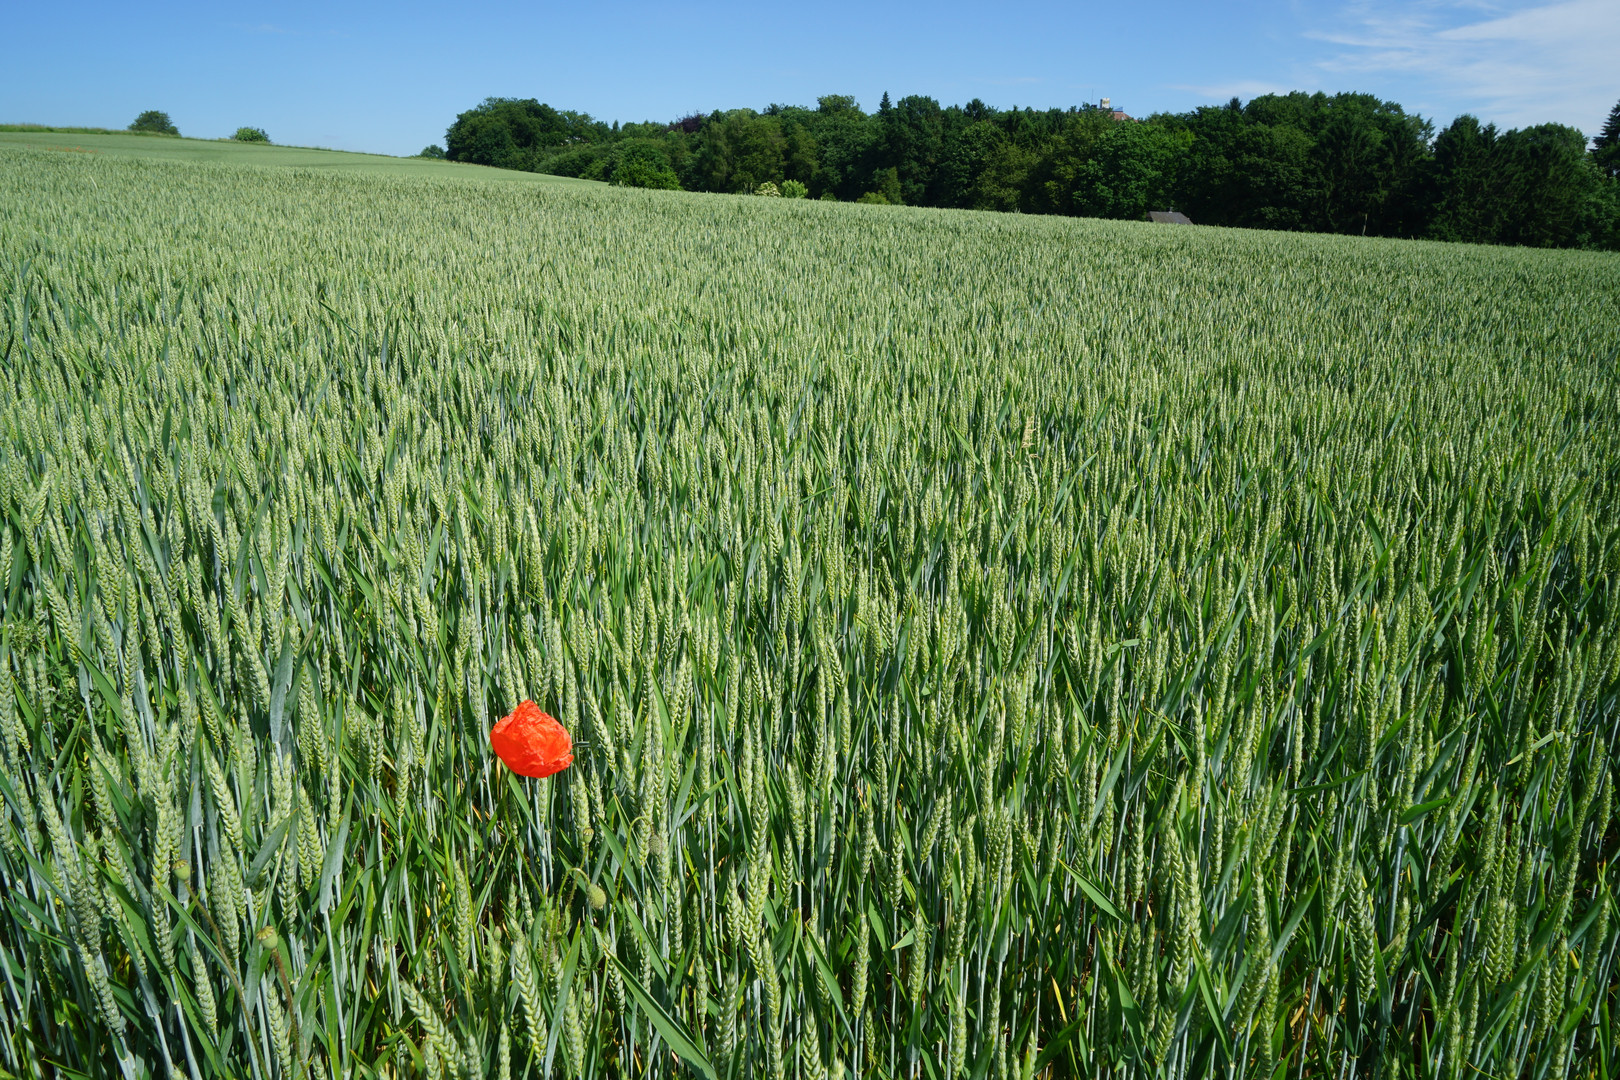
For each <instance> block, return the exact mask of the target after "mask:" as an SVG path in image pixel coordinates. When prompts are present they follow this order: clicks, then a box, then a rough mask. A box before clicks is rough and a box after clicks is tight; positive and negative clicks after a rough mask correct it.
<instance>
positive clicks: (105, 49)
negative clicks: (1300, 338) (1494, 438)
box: [0, 0, 1620, 154]
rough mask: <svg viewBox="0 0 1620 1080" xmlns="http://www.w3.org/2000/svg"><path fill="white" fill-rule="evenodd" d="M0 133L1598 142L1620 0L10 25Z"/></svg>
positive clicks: (114, 19) (286, 10) (406, 14)
mask: <svg viewBox="0 0 1620 1080" xmlns="http://www.w3.org/2000/svg"><path fill="white" fill-rule="evenodd" d="M4 23H5V26H6V29H7V31H8V37H9V38H10V39H11V42H12V44H11V47H10V48H8V49H7V50H6V51H7V53H8V54H9V55H8V56H7V58H6V63H5V64H4V65H3V66H0V122H34V123H51V124H72V125H89V126H101V127H122V126H124V125H125V124H127V123H129V121H130V120H131V119H133V118H134V116H135V114H136V113H137V112H139V111H141V110H142V109H148V108H157V109H163V110H166V111H167V112H168V113H169V114H170V115H171V116H172V117H173V118H174V120H175V122H176V123H177V124H178V125H179V127H180V130H181V131H182V132H184V133H185V134H188V135H197V136H203V137H212V136H221V135H228V134H229V133H230V132H232V131H234V130H235V129H236V128H237V127H238V126H240V125H243V124H249V125H253V126H255V127H262V128H264V129H266V130H267V131H268V132H269V133H270V136H271V138H272V139H274V140H275V141H277V142H283V143H290V144H296V145H305V146H329V147H336V148H341V149H347V150H370V151H377V152H381V153H391V154H408V153H414V152H416V151H417V150H419V149H421V148H422V147H423V146H424V145H426V144H427V143H430V142H442V140H443V137H444V129H445V128H446V127H447V126H448V125H449V123H450V122H451V121H452V120H453V119H454V118H455V115H456V113H457V112H459V111H461V110H463V109H466V108H469V107H470V106H472V105H474V104H476V103H477V102H478V101H480V100H482V99H483V98H484V97H486V96H488V95H492V94H493V95H504V96H515V97H536V98H539V99H540V100H542V101H546V102H549V103H551V104H552V105H555V106H558V107H560V108H573V109H580V110H583V111H586V112H589V113H591V114H592V115H594V116H597V117H600V118H603V119H607V120H614V119H617V120H646V119H653V120H668V119H673V118H675V117H677V116H681V115H684V114H686V113H689V112H692V111H694V110H696V111H704V112H707V111H709V110H712V109H715V108H735V107H738V106H744V105H747V106H753V107H755V108H762V107H764V106H765V105H767V104H769V103H771V102H773V101H776V102H783V103H792V104H811V103H813V102H814V100H815V98H816V96H817V95H820V94H827V93H844V94H853V95H854V96H855V97H856V99H857V100H858V101H860V102H861V103H862V105H864V106H866V107H867V108H872V107H874V106H875V105H876V104H877V101H878V99H879V97H880V96H881V95H882V93H883V92H884V91H885V90H887V91H889V92H890V93H891V94H893V95H894V96H895V97H900V96H903V95H905V94H909V93H921V94H929V95H932V96H933V97H935V98H938V99H939V100H940V101H941V103H943V104H951V103H956V102H964V101H967V100H969V99H971V98H974V97H978V98H981V99H983V100H984V101H986V102H989V103H990V104H993V105H999V106H1012V105H1034V106H1039V107H1045V106H1066V105H1072V104H1078V103H1081V102H1086V101H1094V100H1096V99H1098V98H1100V97H1102V96H1104V95H1106V96H1109V97H1111V98H1112V99H1113V103H1114V106H1115V107H1116V108H1123V109H1126V110H1127V111H1129V112H1131V113H1132V114H1133V115H1137V116H1142V115H1146V114H1148V113H1150V112H1154V111H1158V110H1176V111H1179V110H1183V109H1188V108H1191V107H1193V106H1195V105H1199V104H1207V103H1213V102H1218V101H1224V100H1226V99H1227V98H1229V97H1231V96H1233V95H1234V94H1235V95H1238V96H1241V97H1243V98H1244V99H1248V98H1250V97H1252V96H1254V95H1256V94H1261V93H1266V92H1268V91H1282V90H1290V89H1301V90H1326V91H1330V92H1331V91H1335V90H1359V91H1366V92H1370V93H1374V94H1377V95H1379V96H1380V97H1384V98H1388V99H1393V100H1395V101H1398V102H1400V103H1401V104H1403V105H1405V106H1406V107H1407V108H1408V109H1412V110H1416V111H1418V112H1420V113H1422V114H1423V115H1425V116H1428V117H1430V118H1432V119H1437V120H1438V121H1439V123H1441V124H1444V123H1446V122H1449V121H1450V119H1451V118H1452V117H1453V116H1455V115H1456V114H1458V113H1461V112H1472V113H1475V114H1476V115H1478V116H1480V117H1481V118H1483V119H1485V120H1489V121H1494V122H1496V123H1497V124H1498V125H1501V126H1521V125H1524V124H1531V123H1541V122H1545V121H1557V122H1560V123H1565V124H1572V125H1574V126H1576V127H1579V128H1581V129H1582V130H1583V131H1585V132H1586V133H1587V134H1588V135H1592V134H1595V133H1596V132H1597V130H1598V128H1599V127H1600V126H1601V124H1602V122H1603V119H1604V117H1605V116H1606V115H1607V114H1608V111H1609V109H1610V107H1611V106H1612V105H1613V104H1614V103H1615V101H1616V99H1620V0H1561V2H1554V3H1512V2H1502V3H1491V2H1465V3H1457V2H1419V3H1393V2H1388V0H1358V2H1354V3H1340V2H1332V0H1294V2H1288V0H1259V2H1255V3H1246V4H1241V5H1222V4H1211V3H1207V2H1191V0H1178V2H1155V3H1144V4H1135V5H1133V4H1130V3H1128V2H1123V3H1120V2H1116V3H1110V4H1088V3H1083V2H1080V3H1076V2H1070V3H1003V4H1000V5H994V4H984V3H978V4H966V3H960V2H956V0H947V2H940V3H933V4H927V5H921V4H919V5H905V4H895V3H888V4H870V3H868V4H851V3H843V2H822V3H803V4H790V3H771V2H768V0H767V2H754V3H737V4H730V3H659V4H641V3H620V4H598V5H587V4H580V3H571V4H546V3H530V4H519V3H509V2H504V3H503V2H485V3H467V4H461V5H456V6H454V7H452V6H451V5H429V4H415V3H410V2H397V3H387V4H383V3H321V4H316V3H294V4H245V5H235V4H229V3H207V4H205V3H163V2H155V3H146V4H128V3H87V2H76V0H60V2H52V3H32V4H25V3H18V4H14V5H10V10H9V11H8V13H7V14H6V16H5V19H4Z"/></svg>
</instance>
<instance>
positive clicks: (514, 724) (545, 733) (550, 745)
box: [489, 701, 574, 776]
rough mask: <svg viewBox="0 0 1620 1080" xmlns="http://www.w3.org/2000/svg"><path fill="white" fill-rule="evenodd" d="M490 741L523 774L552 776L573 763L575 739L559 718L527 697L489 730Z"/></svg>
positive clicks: (518, 772) (517, 771) (502, 756)
mask: <svg viewBox="0 0 1620 1080" xmlns="http://www.w3.org/2000/svg"><path fill="white" fill-rule="evenodd" d="M489 745H490V746H492V747H494V748H495V753H496V754H498V755H500V759H501V760H502V761H504V762H506V767H507V768H508V769H511V770H512V771H513V772H515V773H517V774H518V775H519V776H550V775H551V774H552V773H555V772H561V771H562V770H564V769H566V768H568V766H569V765H571V764H573V761H574V740H573V739H572V738H571V737H570V736H569V734H568V730H567V729H566V728H564V727H563V726H562V725H561V724H559V723H557V721H556V718H554V717H551V716H547V715H546V714H545V713H543V712H541V711H540V706H538V705H536V704H535V703H534V702H532V701H525V702H524V703H523V704H521V705H519V706H518V707H517V708H515V709H513V710H512V715H511V716H508V717H507V718H506V719H505V720H502V721H501V722H500V723H498V724H496V725H495V727H494V728H493V729H491V731H490V733H489Z"/></svg>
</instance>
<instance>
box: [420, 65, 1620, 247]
mask: <svg viewBox="0 0 1620 1080" xmlns="http://www.w3.org/2000/svg"><path fill="white" fill-rule="evenodd" d="M423 153H424V154H427V155H430V156H439V155H442V156H446V157H448V158H450V159H452V160H455V161H465V162H474V163H477V164H481V165H492V166H496V167H498V168H506V169H526V170H529V171H533V172H543V173H552V174H556V175H559V176H577V177H585V178H588V179H596V180H606V181H609V182H612V183H615V184H622V185H627V186H635V187H652V188H670V189H675V188H684V189H686V190H691V191H715V192H742V193H749V192H756V191H760V190H762V189H763V190H768V191H785V192H788V193H794V194H798V193H803V194H806V195H808V196H809V197H811V198H820V199H839V200H845V201H863V202H883V203H903V204H905V205H909V206H936V207H957V208H963V209H974V210H1002V211H1020V212H1024V213H1041V214H1068V215H1079V216H1086V217H1106V218H1125V219H1143V218H1146V216H1147V214H1148V211H1150V210H1165V209H1175V210H1180V211H1183V212H1184V213H1186V214H1188V215H1189V216H1190V217H1191V218H1192V219H1193V220H1194V221H1195V222H1198V223H1200V224H1206V225H1232V226H1242V227H1250V228H1266V229H1293V230H1307V231H1312V232H1334V233H1354V234H1361V235H1366V236H1401V237H1428V238H1433V239H1441V240H1458V241H1471V242H1476V243H1500V244H1524V245H1530V246H1536V247H1587V248H1604V249H1610V250H1620V104H1617V105H1616V106H1615V109H1614V111H1613V112H1611V113H1610V115H1609V118H1608V123H1607V124H1606V125H1605V127H1604V129H1603V132H1602V133H1601V134H1600V135H1599V136H1598V137H1597V138H1596V139H1595V140H1594V141H1593V144H1592V146H1591V147H1590V148H1588V145H1587V139H1586V137H1585V136H1584V135H1583V134H1582V133H1581V132H1580V131H1578V130H1576V129H1575V128H1572V127H1567V126H1565V125H1562V124H1540V125H1536V126H1534V127H1526V128H1519V129H1513V130H1507V131H1499V130H1497V128H1496V127H1495V126H1494V125H1491V124H1482V123H1481V122H1480V121H1479V120H1478V119H1477V118H1475V117H1473V116H1469V115H1464V116H1459V117H1458V118H1457V119H1456V120H1454V121H1452V123H1451V124H1450V125H1448V126H1447V127H1445V128H1444V129H1442V130H1440V131H1438V132H1436V130H1435V127H1434V124H1433V123H1432V122H1431V121H1430V120H1427V119H1425V118H1424V117H1422V116H1419V115H1417V114H1415V113H1408V112H1407V111H1406V110H1404V109H1403V108H1402V107H1401V106H1400V105H1399V104H1397V103H1395V102H1392V101H1382V100H1379V99H1378V98H1377V97H1374V96H1372V95H1369V94H1356V93H1341V94H1332V95H1329V94H1324V93H1315V94H1306V93H1302V92H1295V93H1291V94H1267V95H1263V96H1261V97H1256V98H1254V99H1252V100H1250V101H1249V102H1247V103H1243V102H1241V101H1239V100H1238V99H1237V98H1233V99H1232V100H1231V101H1230V102H1228V103H1227V104H1225V105H1217V106H1204V107H1200V108H1196V109H1193V110H1191V111H1189V112H1182V113H1158V114H1155V115H1153V116H1149V117H1147V118H1146V119H1143V120H1135V119H1132V118H1130V117H1126V116H1124V115H1123V114H1120V113H1115V112H1113V111H1112V110H1109V109H1105V108H1102V107H1098V106H1080V107H1074V108H1068V109H1047V110H1037V109H1021V108H1012V109H998V108H995V107H993V106H989V105H986V104H984V103H983V102H982V101H979V100H978V99H974V100H973V101H970V102H968V103H967V104H966V105H951V106H945V107H942V106H941V105H940V104H939V102H937V101H936V100H934V99H933V98H931V97H925V96H922V95H912V96H910V97H904V98H901V99H900V100H899V101H890V99H889V95H888V94H884V95H883V100H882V102H881V103H880V104H879V106H878V108H877V111H875V112H871V113H868V112H865V111H863V110H862V109H861V107H860V106H859V105H858V104H857V103H856V101H855V99H854V98H853V97H850V96H847V95H839V94H831V95H827V96H824V97H821V98H819V99H817V103H816V105H815V107H814V108H807V107H800V106H792V105H771V106H770V107H769V108H767V109H765V110H763V111H756V110H754V109H728V110H715V111H714V112H710V113H695V114H692V115H690V116H686V117H683V118H681V119H679V120H676V121H674V122H670V123H639V124H638V123H628V124H620V123H617V122H615V123H612V124H609V123H606V122H604V121H601V120H597V119H594V118H593V117H591V116H590V115H589V114H588V113H582V112H575V111H572V110H566V109H555V108H552V107H551V106H549V105H545V104H542V103H541V102H539V101H535V100H533V99H518V98H489V99H486V100H485V101H484V102H483V103H482V104H480V105H478V106H477V107H475V108H473V109H469V110H468V111H466V112H463V113H461V114H460V115H459V116H457V117H456V121H455V123H454V124H452V125H451V127H450V129H449V131H448V132H447V133H446V140H445V148H443V149H441V148H439V147H429V148H428V149H427V150H425V151H423Z"/></svg>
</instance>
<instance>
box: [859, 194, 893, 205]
mask: <svg viewBox="0 0 1620 1080" xmlns="http://www.w3.org/2000/svg"><path fill="white" fill-rule="evenodd" d="M855 201H856V202H858V203H866V204H867V205H869V206H888V205H889V200H888V197H887V196H885V195H884V194H883V192H881V191H868V192H867V193H866V194H865V195H862V196H861V197H860V198H858V199H856V200H855Z"/></svg>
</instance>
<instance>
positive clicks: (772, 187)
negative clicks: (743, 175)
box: [754, 180, 782, 199]
mask: <svg viewBox="0 0 1620 1080" xmlns="http://www.w3.org/2000/svg"><path fill="white" fill-rule="evenodd" d="M754 194H755V195H764V196H765V197H766V198H770V199H780V198H781V197H782V189H781V188H778V187H777V186H776V183H775V182H774V181H771V180H767V181H765V182H764V183H763V184H761V185H759V187H757V188H755V189H754Z"/></svg>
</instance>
